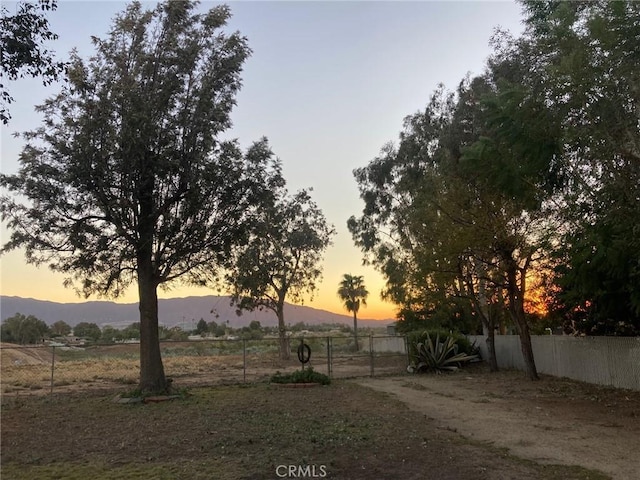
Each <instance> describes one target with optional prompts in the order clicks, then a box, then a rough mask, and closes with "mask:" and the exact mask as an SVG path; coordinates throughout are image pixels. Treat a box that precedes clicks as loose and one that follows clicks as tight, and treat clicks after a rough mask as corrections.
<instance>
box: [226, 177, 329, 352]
mask: <svg viewBox="0 0 640 480" xmlns="http://www.w3.org/2000/svg"><path fill="white" fill-rule="evenodd" d="M272 180H274V181H273V182H272V183H271V185H270V195H269V196H268V198H267V199H266V200H265V201H264V202H263V203H262V208H261V209H260V210H259V211H258V212H257V214H256V216H255V217H254V219H253V223H252V226H253V230H252V232H251V233H250V234H249V236H248V239H247V241H246V243H244V245H243V246H241V247H238V248H237V249H236V250H235V254H234V255H233V260H232V262H230V263H231V265H230V267H229V269H228V273H227V275H225V281H226V284H227V286H228V287H229V288H230V289H231V298H232V300H231V301H232V304H234V305H236V307H237V313H238V315H240V314H242V311H244V310H247V311H253V310H256V309H258V310H262V309H265V308H266V309H269V310H271V311H273V312H274V313H275V314H276V316H277V318H278V332H279V337H280V356H281V358H283V359H287V358H289V355H290V351H289V343H288V338H287V337H286V335H285V333H286V324H285V318H284V304H285V301H286V300H289V301H293V302H302V301H304V299H305V296H307V295H309V296H313V293H314V292H315V289H316V283H317V282H318V281H319V280H320V279H321V276H322V267H321V261H322V256H323V254H324V252H325V250H326V249H327V248H328V247H329V245H330V244H331V238H332V237H333V235H334V234H335V229H334V228H333V226H332V225H329V224H328V223H327V221H326V218H325V216H324V214H323V213H322V210H320V208H319V207H318V206H317V205H316V203H315V202H314V201H313V200H312V199H311V195H310V193H309V192H308V191H306V190H301V191H299V192H297V193H295V194H294V195H289V193H288V192H287V189H286V188H285V182H284V179H282V178H281V177H274V178H273V179H272ZM253 336H255V335H253Z"/></svg>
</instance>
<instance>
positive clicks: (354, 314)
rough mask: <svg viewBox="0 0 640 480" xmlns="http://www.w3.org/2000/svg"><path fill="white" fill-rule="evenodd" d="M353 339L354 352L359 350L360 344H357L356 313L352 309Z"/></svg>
mask: <svg viewBox="0 0 640 480" xmlns="http://www.w3.org/2000/svg"><path fill="white" fill-rule="evenodd" d="M353 340H354V342H355V347H356V352H358V351H360V345H358V313H357V312H356V311H355V310H354V311H353Z"/></svg>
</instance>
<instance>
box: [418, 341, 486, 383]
mask: <svg viewBox="0 0 640 480" xmlns="http://www.w3.org/2000/svg"><path fill="white" fill-rule="evenodd" d="M414 349H415V354H413V355H412V358H413V362H412V364H411V368H412V369H413V371H414V372H436V373H442V372H443V371H455V370H458V369H459V368H461V367H462V365H463V364H464V363H467V362H470V361H473V360H476V359H477V357H476V355H469V354H467V353H465V352H460V351H459V346H458V343H457V342H456V339H455V338H454V337H453V336H450V335H448V336H446V337H442V339H441V337H440V335H439V334H436V336H435V338H433V337H432V336H431V335H429V333H428V332H425V336H424V340H423V341H421V342H418V343H415V344H414Z"/></svg>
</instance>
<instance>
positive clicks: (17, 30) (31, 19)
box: [0, 0, 65, 124]
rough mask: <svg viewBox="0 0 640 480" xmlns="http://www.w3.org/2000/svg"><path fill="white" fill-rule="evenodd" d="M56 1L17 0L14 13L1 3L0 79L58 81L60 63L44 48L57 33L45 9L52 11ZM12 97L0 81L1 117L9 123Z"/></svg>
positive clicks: (55, 37)
mask: <svg viewBox="0 0 640 480" xmlns="http://www.w3.org/2000/svg"><path fill="white" fill-rule="evenodd" d="M56 7H57V2H56V0H38V1H37V2H18V3H17V5H16V6H15V7H14V8H15V10H16V12H15V14H13V15H10V12H9V10H8V9H7V8H6V7H5V6H4V4H3V5H2V7H1V9H2V19H1V20H0V52H2V62H1V66H2V78H3V80H4V79H5V78H6V79H8V80H16V79H18V78H24V77H25V76H28V77H34V78H35V77H40V78H41V79H42V81H43V83H44V84H45V85H48V84H50V83H51V82H53V81H55V80H57V79H58V78H59V76H60V74H62V73H63V71H64V69H65V64H64V63H63V62H58V61H56V60H54V57H53V53H52V52H50V51H48V50H47V49H46V48H45V46H44V45H45V42H47V41H50V40H56V39H57V38H58V35H56V34H55V33H53V32H51V30H49V21H48V20H47V18H46V16H45V12H47V11H52V10H55V9H56ZM12 102H13V97H12V96H11V94H10V93H9V92H8V91H7V87H6V85H4V84H0V105H1V106H0V120H1V121H2V123H4V124H7V123H9V119H10V118H11V115H10V114H9V110H8V108H7V106H8V105H9V104H11V103H12Z"/></svg>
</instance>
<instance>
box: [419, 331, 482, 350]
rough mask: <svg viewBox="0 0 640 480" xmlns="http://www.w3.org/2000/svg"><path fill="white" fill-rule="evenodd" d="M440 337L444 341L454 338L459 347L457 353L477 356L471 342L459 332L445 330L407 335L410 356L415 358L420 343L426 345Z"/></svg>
mask: <svg viewBox="0 0 640 480" xmlns="http://www.w3.org/2000/svg"><path fill="white" fill-rule="evenodd" d="M435 337H439V338H440V339H441V340H442V341H444V340H446V339H447V338H452V339H453V341H454V342H455V344H456V345H457V351H458V352H460V353H466V354H467V355H476V353H477V351H476V348H475V347H474V346H473V345H472V344H471V342H469V339H468V338H467V337H466V336H465V335H463V334H461V333H458V332H451V331H448V330H444V329H429V330H415V331H412V332H408V333H407V344H408V345H409V355H410V356H415V355H417V354H418V349H417V345H418V344H419V343H425V342H427V341H428V338H435Z"/></svg>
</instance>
